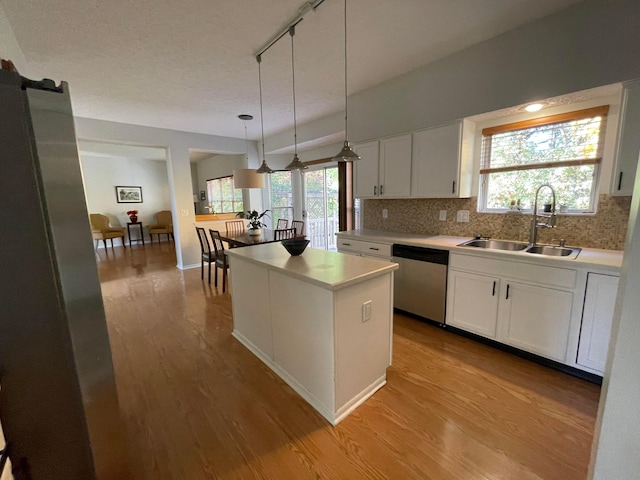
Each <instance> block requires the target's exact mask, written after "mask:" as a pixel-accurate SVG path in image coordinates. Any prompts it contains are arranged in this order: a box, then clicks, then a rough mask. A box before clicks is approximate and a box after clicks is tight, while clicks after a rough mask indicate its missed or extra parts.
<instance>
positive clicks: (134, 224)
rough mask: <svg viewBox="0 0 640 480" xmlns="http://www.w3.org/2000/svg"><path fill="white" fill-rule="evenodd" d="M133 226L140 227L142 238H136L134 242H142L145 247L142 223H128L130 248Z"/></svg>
mask: <svg viewBox="0 0 640 480" xmlns="http://www.w3.org/2000/svg"><path fill="white" fill-rule="evenodd" d="M131 226H134V227H140V238H134V239H133V241H134V242H142V245H144V229H143V228H142V222H136V223H132V222H127V235H128V236H129V246H131Z"/></svg>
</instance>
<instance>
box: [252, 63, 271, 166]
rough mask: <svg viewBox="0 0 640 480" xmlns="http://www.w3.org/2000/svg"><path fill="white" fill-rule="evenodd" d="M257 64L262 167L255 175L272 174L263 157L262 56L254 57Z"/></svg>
mask: <svg viewBox="0 0 640 480" xmlns="http://www.w3.org/2000/svg"><path fill="white" fill-rule="evenodd" d="M256 61H257V62H258V85H259V86H260V126H261V128H262V165H260V167H259V168H258V169H257V170H256V173H273V170H272V169H271V168H270V167H269V165H267V160H266V159H265V155H264V114H263V112H262V71H261V69H260V64H261V63H262V55H258V56H257V57H256Z"/></svg>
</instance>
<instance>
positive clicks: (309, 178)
mask: <svg viewBox="0 0 640 480" xmlns="http://www.w3.org/2000/svg"><path fill="white" fill-rule="evenodd" d="M338 185H339V182H338V167H335V166H334V167H324V168H318V169H314V170H308V171H305V172H303V188H304V192H303V195H304V201H305V215H306V226H307V227H306V232H305V234H306V236H307V238H308V239H309V240H310V245H311V247H313V248H321V249H324V250H336V248H337V244H336V232H337V231H338V228H339V227H338Z"/></svg>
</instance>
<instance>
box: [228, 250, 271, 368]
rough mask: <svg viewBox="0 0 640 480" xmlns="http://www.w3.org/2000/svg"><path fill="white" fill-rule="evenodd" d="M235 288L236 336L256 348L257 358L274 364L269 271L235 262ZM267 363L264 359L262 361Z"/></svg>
mask: <svg viewBox="0 0 640 480" xmlns="http://www.w3.org/2000/svg"><path fill="white" fill-rule="evenodd" d="M229 280H230V281H229V283H230V285H232V295H231V299H232V304H233V326H234V334H235V333H236V332H241V334H242V336H243V337H244V341H243V342H242V343H246V342H249V343H250V344H251V345H253V348H250V350H251V351H252V352H254V353H256V350H257V351H258V352H260V354H258V353H256V355H258V356H260V357H262V356H264V357H266V358H267V359H268V360H273V337H272V333H271V313H270V311H269V308H268V305H269V302H270V300H269V275H268V271H267V270H266V269H257V268H253V267H252V265H251V264H250V263H248V262H233V272H232V273H230V276H229ZM263 361H264V359H263Z"/></svg>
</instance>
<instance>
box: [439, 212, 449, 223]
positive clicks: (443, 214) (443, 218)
mask: <svg viewBox="0 0 640 480" xmlns="http://www.w3.org/2000/svg"><path fill="white" fill-rule="evenodd" d="M438 219H439V220H440V221H441V222H446V221H447V211H446V210H440V216H439V217H438Z"/></svg>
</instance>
